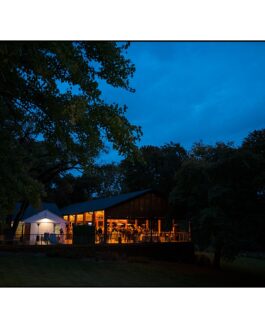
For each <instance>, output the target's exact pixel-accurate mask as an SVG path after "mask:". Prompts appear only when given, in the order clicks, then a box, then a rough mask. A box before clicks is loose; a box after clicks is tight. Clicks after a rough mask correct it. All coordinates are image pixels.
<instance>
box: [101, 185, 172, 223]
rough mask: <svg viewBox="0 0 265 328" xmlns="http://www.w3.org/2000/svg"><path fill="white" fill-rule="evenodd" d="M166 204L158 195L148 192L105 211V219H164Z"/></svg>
mask: <svg viewBox="0 0 265 328" xmlns="http://www.w3.org/2000/svg"><path fill="white" fill-rule="evenodd" d="M166 214H167V202H166V200H165V199H164V198H163V197H161V196H160V195H158V194H156V193H154V192H149V193H147V194H144V195H142V196H139V197H137V198H135V199H131V200H129V201H126V202H124V203H121V204H119V205H116V206H114V207H111V208H108V209H106V210H105V217H106V218H117V219H118V218H127V217H128V218H150V217H161V218H163V217H165V216H166Z"/></svg>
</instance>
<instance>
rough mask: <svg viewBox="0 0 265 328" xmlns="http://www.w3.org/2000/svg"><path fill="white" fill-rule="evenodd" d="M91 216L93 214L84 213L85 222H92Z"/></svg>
mask: <svg viewBox="0 0 265 328" xmlns="http://www.w3.org/2000/svg"><path fill="white" fill-rule="evenodd" d="M92 214H93V212H86V213H85V214H84V215H85V222H86V223H87V222H92Z"/></svg>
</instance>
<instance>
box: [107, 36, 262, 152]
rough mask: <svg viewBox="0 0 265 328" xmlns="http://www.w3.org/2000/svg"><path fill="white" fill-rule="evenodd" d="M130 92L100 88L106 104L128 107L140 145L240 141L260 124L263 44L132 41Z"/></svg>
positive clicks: (186, 144)
mask: <svg viewBox="0 0 265 328" xmlns="http://www.w3.org/2000/svg"><path fill="white" fill-rule="evenodd" d="M128 57H129V58H130V59H131V60H132V61H133V62H134V63H135V65H136V73H135V76H134V78H133V80H132V83H131V84H132V86H133V87H135V88H136V93H134V94H130V93H128V92H125V91H120V90H117V89H113V88H108V87H104V90H103V91H104V94H105V97H106V100H108V101H115V102H118V103H124V104H127V105H128V112H127V116H128V118H129V120H130V121H131V122H132V123H133V124H140V125H141V126H142V128H143V132H144V136H143V138H142V141H141V143H140V144H141V145H143V144H154V145H162V144H164V143H166V142H169V141H174V142H181V143H182V144H183V145H184V146H186V147H190V145H191V144H192V143H193V142H195V141H198V140H201V139H203V140H204V141H205V142H206V143H214V142H215V141H220V140H225V141H226V140H234V141H235V142H236V143H240V142H241V140H242V138H243V137H245V136H246V134H247V133H249V132H250V131H252V130H254V129H257V128H262V127H264V125H265V124H264V123H265V114H264V113H265V111H264V106H265V96H264V86H265V60H264V58H265V43H263V42H258V43H256V42H170V43H169V42H137V43H132V46H131V48H130V49H129V51H128Z"/></svg>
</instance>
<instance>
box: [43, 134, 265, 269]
mask: <svg viewBox="0 0 265 328" xmlns="http://www.w3.org/2000/svg"><path fill="white" fill-rule="evenodd" d="M139 153H140V156H139V157H134V158H131V157H128V158H126V159H124V160H123V161H121V163H119V164H115V163H112V164H105V165H101V166H95V167H94V168H93V169H92V170H90V171H89V172H85V173H84V174H83V175H82V176H79V177H75V176H73V175H66V176H64V177H60V178H57V180H56V181H54V182H53V183H52V184H51V185H50V186H49V189H48V192H47V197H46V199H47V200H49V201H55V202H56V203H57V204H58V205H59V206H65V205H68V204H70V203H73V202H79V201H85V200H88V199H91V198H93V197H108V196H111V195H115V194H119V193H123V192H130V191H135V190H141V189H146V188H153V189H155V190H159V191H160V192H162V193H163V194H164V195H165V196H166V197H167V198H168V201H169V205H170V210H171V212H172V213H174V215H175V216H176V217H177V218H179V219H185V220H191V222H192V228H193V240H194V242H195V243H196V244H197V245H199V246H200V248H201V249H205V248H207V247H209V246H211V247H212V248H213V249H214V250H215V262H216V263H215V264H216V266H218V265H219V262H220V261H219V260H220V256H224V257H227V258H230V259H232V258H233V256H234V255H236V254H237V253H238V252H239V251H240V250H260V249H263V250H264V248H265V215H264V213H265V129H263V130H259V131H254V132H252V133H250V134H249V135H248V136H247V137H246V138H245V139H244V141H243V143H242V145H241V146H235V145H234V144H233V143H224V142H218V143H216V144H215V145H213V146H210V145H205V144H203V143H195V144H194V145H193V147H192V149H191V150H190V151H187V150H185V149H184V148H183V147H182V146H181V145H180V144H177V143H169V144H166V145H164V146H161V147H157V146H143V147H141V148H140V150H139Z"/></svg>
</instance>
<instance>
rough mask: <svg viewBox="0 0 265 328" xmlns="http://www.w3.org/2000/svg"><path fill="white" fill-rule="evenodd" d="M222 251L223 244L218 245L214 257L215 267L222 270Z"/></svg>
mask: <svg viewBox="0 0 265 328" xmlns="http://www.w3.org/2000/svg"><path fill="white" fill-rule="evenodd" d="M221 252H222V247H221V246H217V247H216V248H215V252H214V259H213V267H214V269H216V270H220V269H221Z"/></svg>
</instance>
